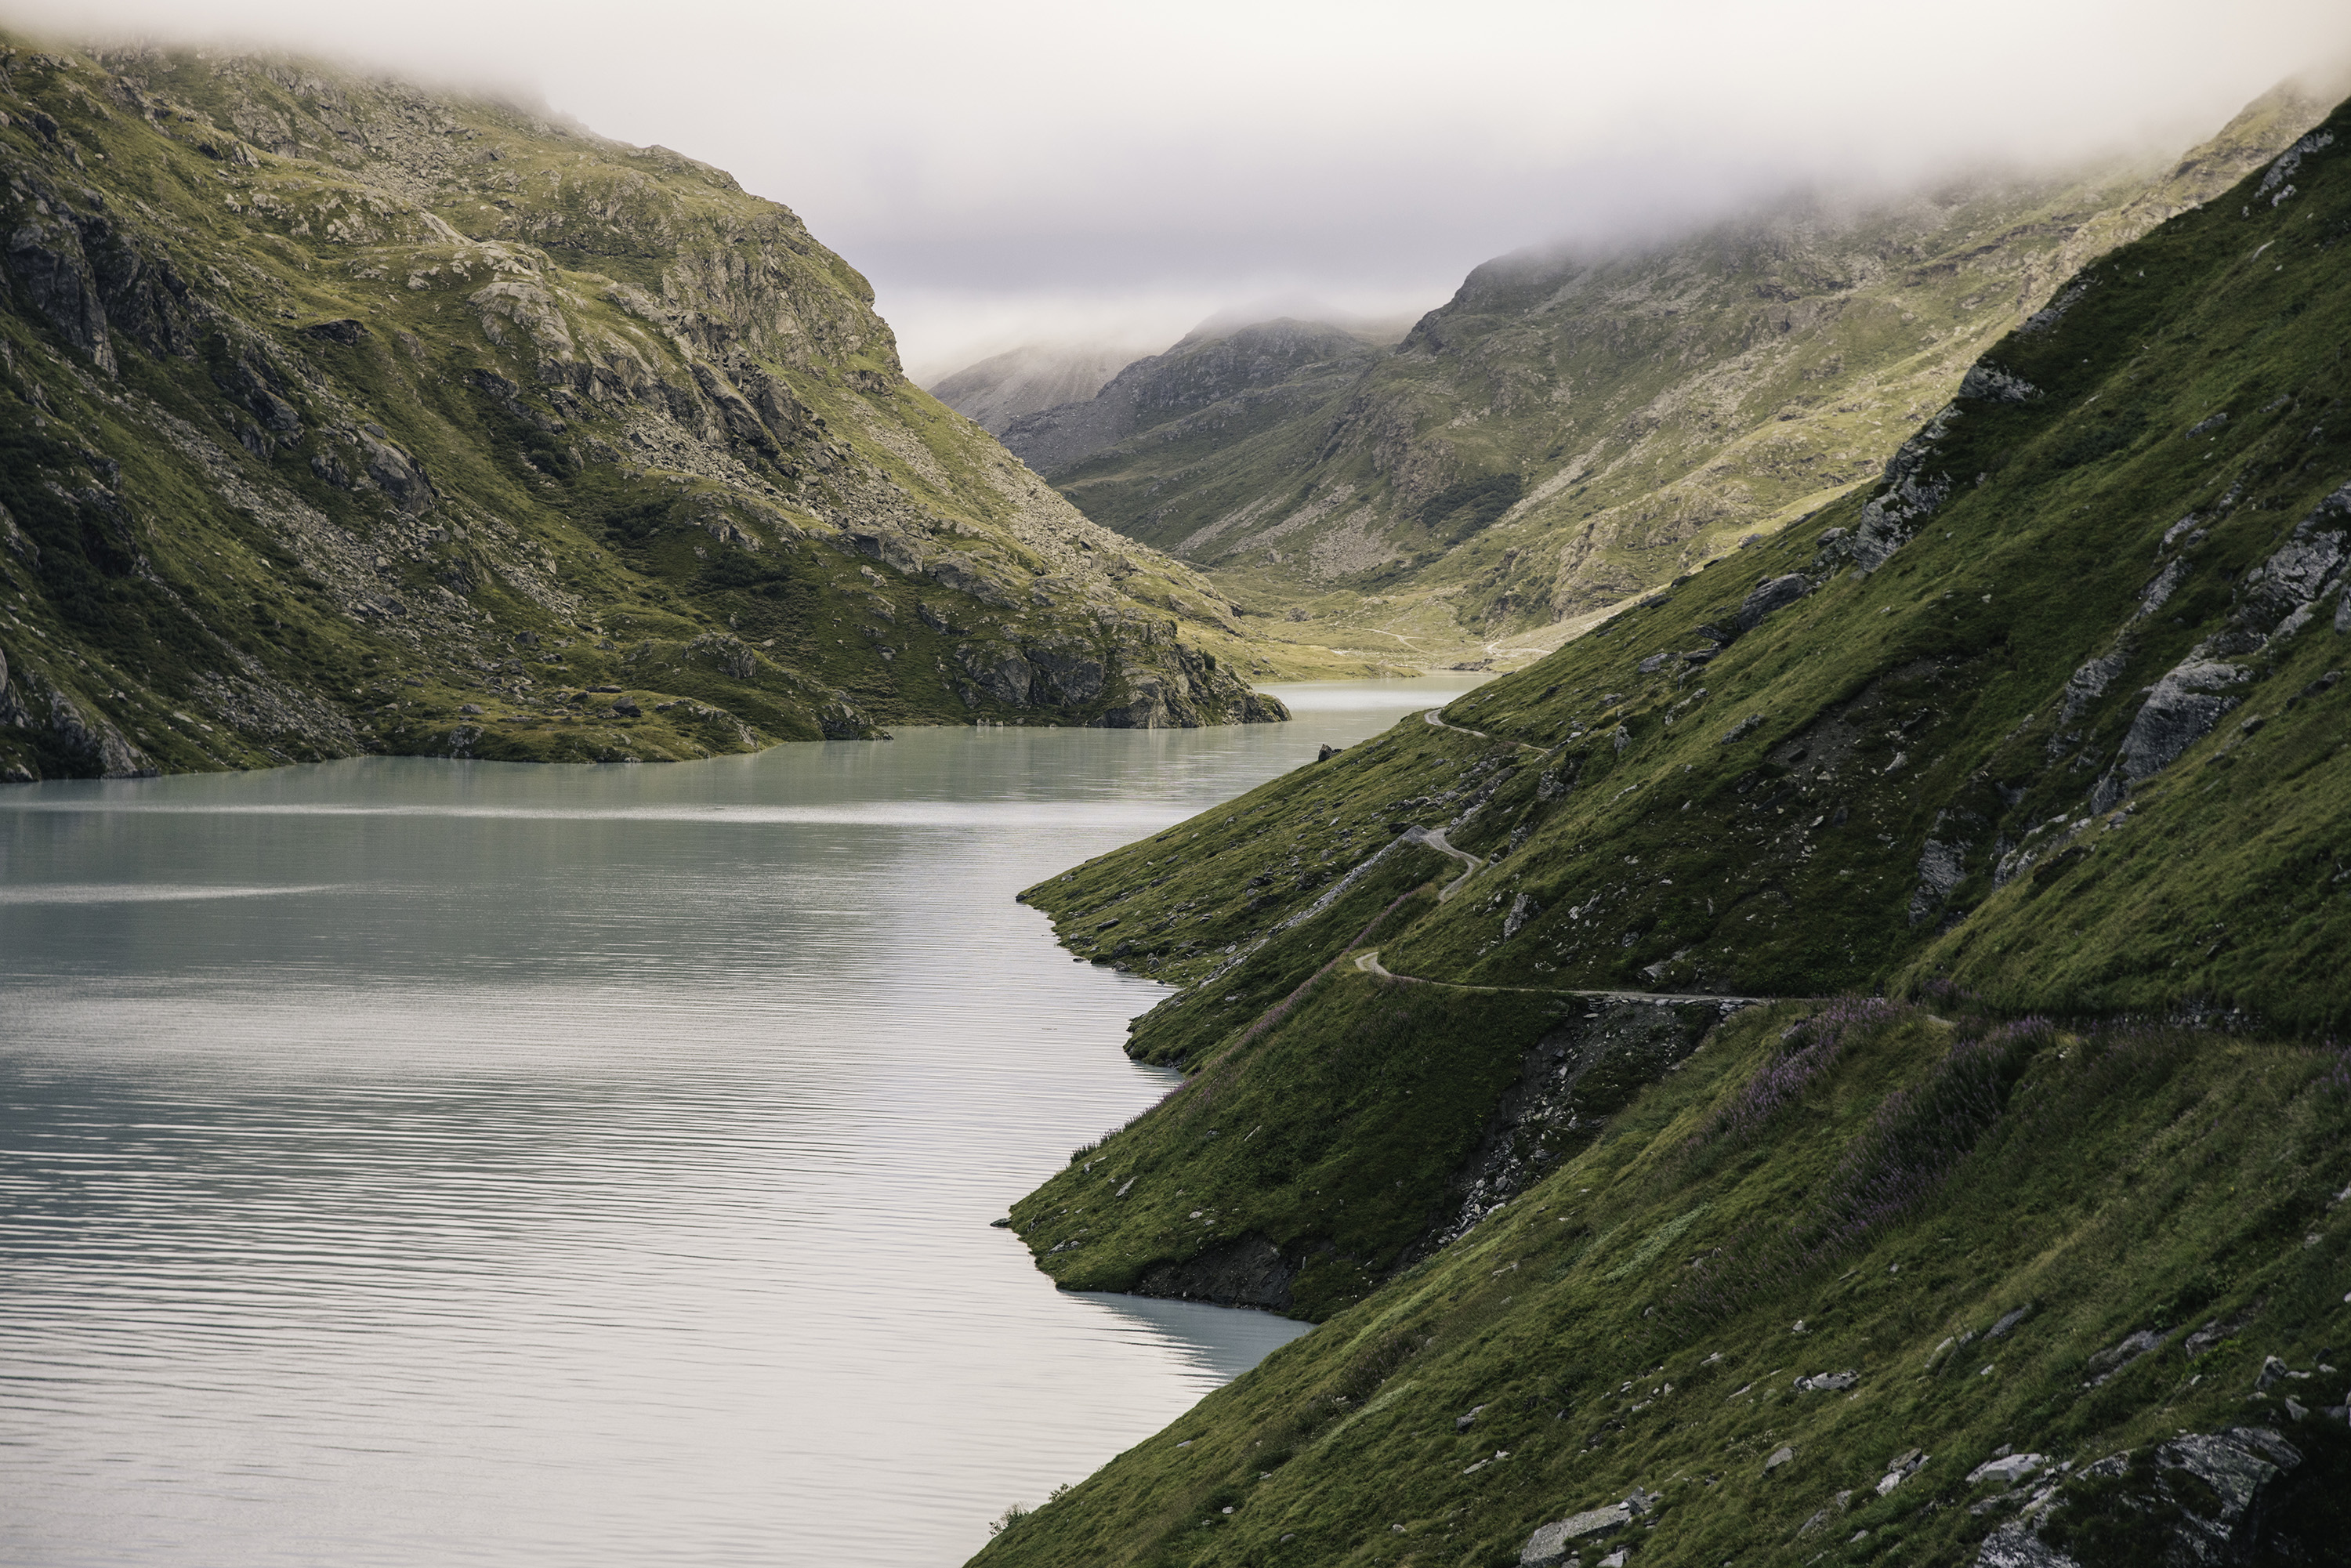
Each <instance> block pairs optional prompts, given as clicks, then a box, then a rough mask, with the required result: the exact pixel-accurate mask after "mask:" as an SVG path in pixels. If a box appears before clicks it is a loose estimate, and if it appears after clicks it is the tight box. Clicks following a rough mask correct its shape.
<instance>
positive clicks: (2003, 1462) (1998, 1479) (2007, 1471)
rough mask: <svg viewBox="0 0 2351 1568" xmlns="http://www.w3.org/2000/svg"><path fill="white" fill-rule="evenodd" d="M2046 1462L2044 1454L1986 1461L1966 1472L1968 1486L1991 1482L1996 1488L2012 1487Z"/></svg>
mask: <svg viewBox="0 0 2351 1568" xmlns="http://www.w3.org/2000/svg"><path fill="white" fill-rule="evenodd" d="M2048 1462H2049V1457H2048V1456H2047V1455H2046V1454H2009V1455H2006V1456H2004V1457H2002V1458H1997V1459H1986V1460H1985V1461H1984V1462H1983V1463H1982V1464H1980V1465H1978V1466H1977V1467H1976V1468H1975V1469H1971V1470H1970V1471H1969V1472H1968V1485H1970V1486H1979V1485H1981V1484H1982V1483H1983V1482H1985V1481H1991V1482H1992V1483H1993V1484H1995V1485H1998V1486H2004V1487H2008V1486H2014V1485H2015V1484H2016V1483H2017V1482H2019V1481H2021V1480H2022V1479H2024V1478H2025V1477H2027V1476H2029V1475H2031V1474H2032V1472H2033V1471H2035V1470H2037V1469H2041V1468H2042V1467H2043V1466H2044V1465H2046V1464H2047V1463H2048Z"/></svg>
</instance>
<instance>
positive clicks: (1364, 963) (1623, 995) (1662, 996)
mask: <svg viewBox="0 0 2351 1568" xmlns="http://www.w3.org/2000/svg"><path fill="white" fill-rule="evenodd" d="M1355 967H1356V968H1358V969H1360V970H1362V971H1363V972H1364V974H1366V975H1377V976H1378V977H1380V978H1381V979H1383V980H1403V981H1405V982H1407V983H1408V984H1411V985H1416V986H1443V987H1445V988H1447V990H1454V991H1494V992H1499V991H1514V992H1517V993H1519V994H1520V995H1523V996H1531V997H1583V998H1585V999H1587V1000H1591V1001H1604V1002H1719V1003H1724V1004H1729V1005H1735V1006H1739V1007H1744V1006H1746V1005H1747V1004H1748V1003H1750V1002H1768V1001H1771V1000H1772V999H1773V998H1770V997H1729V996H1717V995H1713V994H1711V993H1707V992H1698V991H1585V990H1576V989H1573V988H1565V987H1554V986H1471V985H1465V984H1464V983H1462V982H1461V981H1459V980H1424V979H1422V978H1421V977H1419V976H1417V975H1398V974H1395V973H1393V972H1391V971H1390V970H1389V969H1388V967H1387V966H1385V965H1384V964H1382V963H1381V962H1380V950H1379V949H1378V948H1377V947H1372V948H1367V949H1366V950H1364V952H1361V953H1358V954H1356V955H1355Z"/></svg>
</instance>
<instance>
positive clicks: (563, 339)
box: [0, 41, 1280, 780]
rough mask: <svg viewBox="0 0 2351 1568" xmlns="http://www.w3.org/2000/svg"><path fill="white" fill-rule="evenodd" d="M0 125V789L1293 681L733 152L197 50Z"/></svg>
mask: <svg viewBox="0 0 2351 1568" xmlns="http://www.w3.org/2000/svg"><path fill="white" fill-rule="evenodd" d="M0 112H5V114H6V115H7V121H6V123H5V126H0V152H5V163H6V166H7V169H8V172H9V175H10V182H11V183H10V186H9V189H8V191H7V192H6V193H5V203H6V205H7V208H8V212H7V214H6V216H7V221H8V225H9V231H10V235H11V237H10V239H9V241H8V245H7V251H6V255H5V258H0V259H4V260H5V267H0V277H5V283H6V288H7V293H6V298H5V309H0V347H5V353H0V439H5V441H6V442H7V443H8V444H10V447H11V452H12V456H11V461H10V462H9V464H8V465H6V468H5V474H0V506H5V508H6V512H5V517H6V518H7V521H6V524H5V529H0V536H4V537H0V543H5V546H6V547H7V553H6V554H5V556H0V572H5V577H6V586H7V589H8V591H9V593H10V603H9V605H8V607H7V610H6V621H5V628H0V639H5V641H0V649H5V657H6V659H7V661H8V671H9V676H8V678H9V683H10V684H9V686H8V688H7V689H6V694H5V713H0V717H5V720H6V722H5V724H0V777H5V778H8V779H17V780H23V779H36V778H47V777H60V776H72V775H89V774H109V775H120V774H125V773H140V772H149V771H158V770H162V771H170V770H177V769H183V768H216V767H244V766H256V765H267V764H271V763H277V762H284V761H289V760H305V759H318V758H328V757H337V756H348V755H351V754H354V753H356V752H360V751H370V750H387V751H394V752H410V753H423V754H426V755H440V756H467V757H477V758H508V759H516V760H530V759H547V760H615V761H618V760H664V759H671V758H694V757H701V756H706V755H710V754H712V753H713V752H714V751H720V750H726V751H735V750H741V749H745V748H747V747H750V748H755V747H758V746H761V745H765V744H769V743H772V742H774V741H776V740H779V739H816V738H838V737H858V736H868V737H871V736H878V735H880V734H882V733H883V726H884V725H886V724H889V723H903V722H942V721H944V722H958V723H969V722H988V723H1075V724H1087V723H1092V724H1137V725H1162V724H1195V723H1201V722H1211V721H1218V720H1226V719H1246V718H1274V717H1279V716H1280V707H1279V705H1278V704H1275V703H1272V702H1271V701H1270V699H1267V698H1263V697H1260V696H1258V695H1255V694H1253V693H1251V692H1250V691H1249V688H1248V685H1247V684H1246V681H1245V680H1243V679H1242V678H1241V676H1240V674H1239V673H1238V668H1237V666H1251V667H1255V668H1257V669H1259V670H1260V671H1263V670H1270V668H1271V667H1272V666H1270V664H1267V663H1266V662H1265V661H1264V659H1263V658H1262V657H1261V656H1259V654H1258V653H1257V652H1256V649H1257V647H1258V643H1257V640H1256V639H1253V638H1252V637H1251V636H1250V635H1249V632H1248V629H1247V628H1246V627H1245V626H1244V625H1243V624H1242V623H1241V622H1240V620H1239V619H1238V615H1237V612H1235V610H1234V608H1233V606H1232V605H1231V604H1230V603H1229V602H1228V601H1226V600H1225V599H1224V598H1223V596H1222V595H1220V594H1219V593H1217V591H1215V589H1214V588H1213V587H1212V586H1211V585H1209V584H1208V583H1207V582H1206V581H1205V580H1203V579H1201V578H1200V577H1198V576H1197V575H1196V573H1194V572H1192V571H1190V570H1188V569H1186V568H1184V567H1181V566H1180V565H1177V564H1176V563H1174V562H1172V561H1168V560H1166V559H1165V558H1164V557H1161V556H1158V555H1156V554H1155V552H1152V551H1150V550H1148V549H1144V548H1140V547H1137V546H1135V545H1134V544H1133V543H1131V542H1129V541H1125V540H1123V539H1121V538H1118V537H1117V536H1115V535H1113V534H1110V533H1108V532H1107V531H1105V530H1102V529H1101V528H1097V527H1096V526H1094V525H1093V524H1092V523H1090V522H1088V521H1087V520H1086V519H1085V518H1083V517H1081V516H1080V515H1079V514H1077V513H1076V512H1075V511H1074V510H1072V509H1071V508H1070V507H1067V506H1066V504H1065V503H1063V502H1062V501H1061V499H1060V498H1059V497H1056V496H1054V495H1053V494H1052V493H1051V492H1050V490H1049V489H1048V488H1047V487H1046V486H1043V485H1042V484H1041V483H1040V482H1039V481H1038V480H1037V479H1036V478H1035V476H1032V475H1030V474H1029V473H1028V472H1027V471H1026V470H1025V469H1023V468H1021V467H1020V465H1019V464H1018V463H1017V462H1016V461H1015V460H1013V459H1012V458H1011V457H1010V456H1009V455H1007V454H1005V453H1004V452H1003V451H1002V449H1001V448H1000V447H998V445H997V444H995V443H994V442H993V441H992V440H991V439H989V438H988V437H987V436H986V435H985V434H984V433H982V432H980V431H979V430H978V429H977V426H975V425H972V424H971V423H969V422H967V421H965V420H963V419H962V418H961V417H960V416H958V415H956V414H954V413H950V412H949V411H947V410H946V409H945V408H943V407H941V406H940V405H939V404H938V403H936V402H935V401H933V400H932V399H930V398H929V397H928V396H927V395H926V394H924V393H922V392H919V391H917V390H916V389H914V388H913V387H912V386H911V385H909V384H908V383H907V382H905V380H904V376H903V375H902V374H901V373H900V370H899V365H898V360H897V352H896V346H895V342H894V340H893V337H892V335H891V333H890V330H889V328H888V326H887V325H886V323H884V322H883V321H882V320H881V319H880V318H879V317H878V316H876V315H875V314H874V313H873V310H872V289H871V288H870V287H868V286H867V284H866V283H865V280H864V279H863V278H862V277H861V276H859V275H858V274H857V273H856V271H855V270H854V269H853V268H852V267H849V265H848V264H847V263H846V262H844V261H842V260H841V258H840V257H839V256H836V255H834V254H833V253H832V252H831V251H829V250H827V249H825V248H824V247H823V246H820V245H819V244H818V243H817V242H816V241H815V240H814V238H813V237H812V236H811V235H809V233H808V231H807V229H806V227H805V225H802V224H801V223H800V222H799V218H798V217H797V216H796V215H795V214H792V213H791V212H790V211H789V209H788V208H785V207H782V206H780V205H778V204H773V203H768V202H766V201H764V200H761V199H759V198H756V197H751V196H749V195H747V194H746V193H743V192H742V191H741V189H740V187H739V186H738V185H737V183H736V182H735V181H734V180H733V179H732V178H731V177H730V176H728V175H726V174H725V173H724V172H721V171H718V170H716V169H714V168H712V167H710V166H709V165H706V164H703V163H699V162H695V161H694V160H691V159H688V158H685V157H684V156H682V155H680V154H677V153H675V152H670V151H668V150H666V149H664V148H659V147H651V148H636V147H629V146H626V145H624V144H622V143H618V142H612V141H606V140H604V139H601V138H598V137H594V136H592V135H590V134H588V133H586V132H584V131H579V130H576V129H574V128H571V127H569V126H567V125H566V124H564V123H561V122H559V121H556V120H545V119H538V118H534V117H533V116H532V115H530V114H529V113H528V112H527V111H524V110H516V109H514V108H513V107H511V106H509V105H506V104H503V103H498V102H493V101H490V100H487V99H465V98H461V97H450V96H446V95H435V94H432V93H428V92H424V91H422V90H419V89H410V88H406V87H403V86H402V85H400V84H398V83H393V82H389V81H381V80H374V79H367V78H359V77H356V76H353V75H350V74H349V73H343V72H340V71H338V70H336V69H334V68H330V67H325V66H320V65H316V64H313V63H308V62H302V61H298V60H290V59H274V58H258V57H243V56H235V55H223V54H216V53H206V52H201V51H178V52H171V51H161V50H151V49H130V50H121V51H115V52H111V53H108V54H104V55H98V56H91V55H82V54H76V53H72V52H70V51H61V50H56V49H50V48H45V47H33V46H31V45H28V44H26V43H24V42H22V41H8V42H5V44H0Z"/></svg>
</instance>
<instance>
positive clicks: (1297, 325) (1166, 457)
mask: <svg viewBox="0 0 2351 1568" xmlns="http://www.w3.org/2000/svg"><path fill="white" fill-rule="evenodd" d="M1377 357H1378V350H1377V348H1376V347H1375V346H1374V344H1372V343H1371V342H1369V341H1367V340H1364V339H1363V338H1361V337H1358V336H1357V335H1356V334H1355V333H1353V332H1351V331H1348V330H1347V329H1344V328H1342V327H1333V326H1329V325H1327V324H1325V323H1322V322H1319V321H1298V320H1292V319H1289V318H1287V317H1284V318H1282V319H1278V320H1273V321H1264V322H1259V323H1256V324H1254V325H1247V326H1242V327H1239V328H1238V329H1228V330H1222V331H1219V330H1216V329H1207V330H1202V331H1196V332H1193V333H1191V334H1189V335H1187V336H1186V337H1185V338H1184V339H1183V340H1181V341H1180V342H1178V343H1177V344H1176V345H1175V347H1174V348H1172V349H1170V350H1167V351H1166V352H1165V353H1164V354H1153V355H1151V356H1149V357H1148V358H1145V359H1141V360H1137V361H1134V363H1133V364H1131V365H1128V366H1127V367H1126V368H1125V369H1124V370H1123V371H1120V372H1119V373H1118V374H1117V375H1115V376H1113V377H1112V378H1111V380H1110V382H1109V384H1108V385H1106V386H1104V387H1103V388H1102V390H1101V391H1100V392H1096V393H1094V394H1093V396H1092V398H1091V399H1089V400H1087V401H1086V402H1072V403H1069V404H1066V405H1064V406H1061V407H1059V408H1048V409H1045V410H1043V411H1041V412H1040V413H1032V414H1029V415H1028V416H1026V417H1024V418H1021V419H1018V420H1015V421H1014V422H1013V423H1011V424H1009V425H1008V426H1007V427H1006V428H1005V430H1004V433H1003V434H1004V444H1005V445H1006V446H1008V447H1009V448H1010V449H1011V450H1012V452H1013V454H1014V455H1016V456H1018V457H1019V459H1020V460H1021V461H1022V462H1024V463H1026V464H1028V465H1029V466H1030V467H1032V468H1035V469H1037V470H1038V471H1039V472H1040V473H1050V472H1053V471H1056V470H1061V469H1066V468H1069V467H1071V465H1075V464H1080V463H1083V462H1084V461H1085V460H1086V459H1087V458H1090V457H1094V456H1096V455H1099V454H1101V453H1102V452H1103V451H1104V450H1106V449H1108V448H1111V447H1113V446H1116V445H1118V444H1120V443H1123V442H1127V441H1130V440H1132V439H1134V438H1136V437H1141V438H1142V439H1143V440H1144V442H1146V443H1147V444H1149V445H1150V446H1151V447H1152V448H1153V449H1154V450H1155V451H1156V452H1158V453H1159V454H1160V457H1161V461H1162V464H1163V465H1165V463H1167V462H1169V461H1175V460H1180V459H1177V458H1176V457H1175V455H1177V454H1180V453H1185V452H1189V451H1193V450H1199V451H1204V452H1211V453H1220V452H1226V451H1229V450H1231V449H1232V447H1233V446H1234V445H1235V444H1238V443H1243V442H1246V441H1247V440H1248V439H1249V435H1250V434H1253V433H1254V432H1256V431H1258V430H1260V429H1264V428H1266V427H1268V426H1271V425H1274V424H1277V423H1285V422H1287V421H1289V420H1290V419H1294V418H1296V417H1297V416H1298V415H1300V414H1301V413H1309V412H1311V410H1313V409H1315V408H1318V407H1320V406H1321V405H1322V401H1323V400H1326V399H1327V398H1329V397H1330V396H1331V395H1332V393H1333V392H1335V391H1337V390H1338V389H1340V388H1343V387H1344V386H1347V385H1350V384H1352V383H1353V382H1354V381H1355V379H1356V378H1358V377H1359V376H1361V375H1362V373H1363V372H1364V371H1365V370H1367V369H1368V368H1369V367H1370V365H1371V363H1372V361H1374V359H1376V358H1377Z"/></svg>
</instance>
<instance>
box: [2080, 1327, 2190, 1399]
mask: <svg viewBox="0 0 2351 1568" xmlns="http://www.w3.org/2000/svg"><path fill="white" fill-rule="evenodd" d="M2170 1339H2171V1334H2170V1333H2156V1332H2155V1331H2154V1330H2153V1329H2140V1330H2139V1331H2138V1332H2137V1333H2133V1334H2131V1335H2129V1336H2128V1337H2126V1339H2125V1340H2124V1341H2123V1342H2122V1343H2120V1344H2118V1345H2115V1346H2113V1347H2112V1348H2110V1349H2106V1350H2102V1351H2100V1352H2098V1353H2097V1354H2095V1355H2094V1356H2092V1357H2090V1364H2089V1370H2090V1371H2092V1372H2094V1373H2095V1374H2097V1375H2096V1376H2095V1377H2093V1378H2091V1379H2090V1381H2089V1382H2087V1383H2085V1384H2084V1385H2082V1386H2083V1387H2085V1388H2096V1387H2098V1386H2100V1385H2103V1384H2105V1382H2106V1381H2107V1380H2108V1379H2110V1378H2112V1377H2115V1376H2116V1375H2118V1374H2120V1373H2121V1372H2122V1370H2123V1369H2124V1368H2125V1367H2127V1366H2128V1365H2130V1364H2131V1363H2133V1362H2135V1361H2137V1360H2138V1359H2139V1358H2140V1357H2141V1356H2146V1355H2153V1354H2155V1353H2156V1352H2157V1351H2158V1350H2161V1349H2162V1348H2163V1347H2164V1345H2165V1344H2166V1343H2168V1342H2169V1340H2170Z"/></svg>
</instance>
